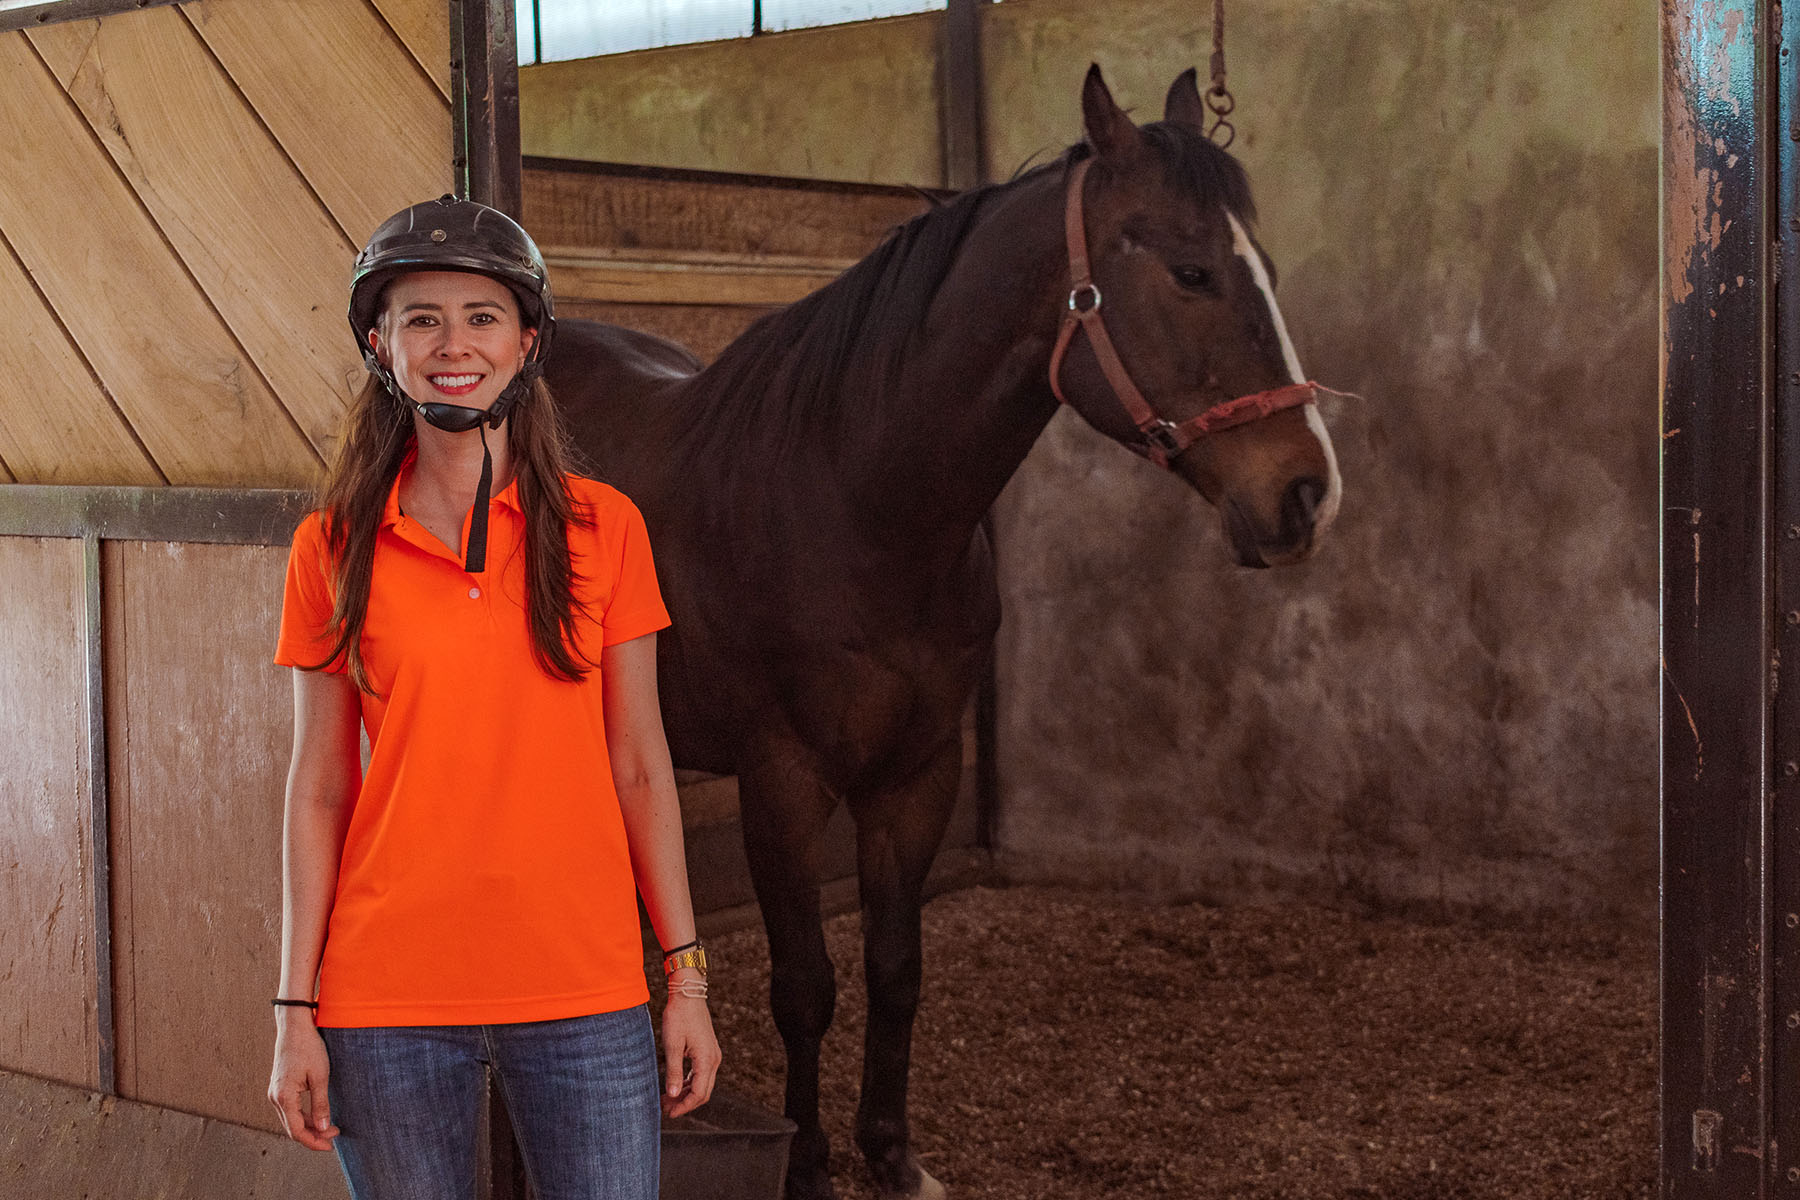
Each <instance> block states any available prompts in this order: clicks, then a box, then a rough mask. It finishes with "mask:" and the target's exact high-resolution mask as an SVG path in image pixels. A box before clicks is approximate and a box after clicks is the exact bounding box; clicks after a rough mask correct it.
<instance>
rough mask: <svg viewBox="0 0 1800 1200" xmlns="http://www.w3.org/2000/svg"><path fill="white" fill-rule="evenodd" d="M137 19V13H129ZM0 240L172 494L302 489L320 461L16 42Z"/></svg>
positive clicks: (20, 40) (11, 49)
mask: <svg viewBox="0 0 1800 1200" xmlns="http://www.w3.org/2000/svg"><path fill="white" fill-rule="evenodd" d="M137 15H140V16H141V15H142V14H137ZM0 161H6V162H14V163H29V164H31V169H29V170H9V171H0V231H4V233H5V235H6V238H7V240H8V241H9V242H10V244H11V245H12V247H13V250H14V251H15V252H16V253H17V254H18V256H19V259H20V261H21V262H23V263H24V265H25V268H26V270H27V271H29V272H30V274H31V277H32V279H33V280H34V281H35V283H36V285H37V287H38V289H39V290H41V291H42V293H43V294H44V296H45V298H46V299H47V300H48V301H49V303H50V305H51V306H52V307H53V308H54V309H55V311H56V314H57V317H58V318H59V319H60V321H61V323H62V325H63V326H64V327H65V328H66V329H67V330H68V331H69V334H70V336H71V337H72V338H73V339H74V341H75V342H76V344H77V345H78V346H79V347H80V348H81V352H82V354H83V355H84V356H85V357H86V358H87V360H88V362H89V363H90V364H91V365H92V367H93V369H94V373H95V374H96V375H97V376H98V377H99V378H100V380H101V382H102V384H103V385H104V386H105V387H106V389H107V390H108V391H109V392H110V393H111V395H112V396H113V397H114V398H115V399H116V401H117V402H118V405H119V408H120V411H121V412H123V413H124V415H125V417H126V418H127V419H128V420H129V421H130V422H131V425H132V427H133V428H134V429H135V430H136V432H137V434H138V436H139V438H140V439H141V440H142V441H143V443H144V446H145V448H146V449H147V450H148V451H149V453H150V455H151V457H152V458H153V459H154V461H155V462H156V464H157V465H158V467H159V468H160V469H161V471H162V473H163V475H164V476H165V477H166V478H168V479H169V481H170V482H172V483H177V484H214V485H232V484H243V483H262V484H268V483H275V482H279V483H290V484H298V483H304V482H306V481H307V480H309V479H310V478H311V477H312V475H313V473H314V471H315V470H316V468H317V466H318V458H317V456H316V455H315V454H314V453H313V451H312V449H311V447H310V446H309V445H308V444H307V442H306V440H305V439H304V438H303V437H302V436H301V435H300V432H299V431H298V430H297V429H296V428H295V427H294V425H293V422H292V421H291V419H290V418H289V417H288V415H287V413H286V412H285V411H284V410H283V409H282V408H281V406H280V405H279V404H278V403H277V402H276V400H275V397H274V395H273V394H272V393H271V392H270V391H269V388H268V386H267V384H266V383H265V382H264V381H263V379H262V377H261V375H260V374H259V373H258V372H257V371H256V369H255V367H254V366H253V365H252V364H251V363H250V362H248V361H247V360H246V358H245V356H244V354H243V352H242V350H241V348H240V347H239V345H238V344H237V342H236V340H235V339H234V338H233V337H232V336H231V333H230V331H229V330H228V329H226V328H225V326H224V325H223V323H222V322H221V321H220V319H219V317H218V314H217V313H215V312H214V311H213V310H212V308H211V307H210V306H209V305H208V304H207V303H206V301H205V299H204V298H203V297H202V296H201V295H200V294H199V293H198V291H197V290H196V289H195V287H194V284H193V280H192V279H191V278H190V277H189V275H188V273H187V271H186V270H185V269H184V268H183V266H182V264H181V262H180V261H179V259H177V257H176V256H175V255H174V253H173V252H171V251H170V249H169V247H168V244H167V243H166V242H165V241H164V239H163V236H162V234H161V232H160V231H159V230H158V228H157V227H156V225H155V223H154V222H153V221H151V219H150V218H149V217H148V216H147V215H146V214H145V211H144V209H143V207H142V206H141V205H140V204H139V202H138V200H137V197H136V196H134V195H133V194H132V192H131V190H130V188H129V187H127V186H126V184H125V182H124V181H123V179H122V178H121V177H120V175H119V173H118V171H117V169H116V168H115V167H114V166H113V164H112V162H111V161H110V160H109V158H108V157H107V155H106V153H105V151H103V150H102V149H101V148H100V146H99V145H98V144H97V143H96V141H95V139H94V137H93V135H92V133H91V131H90V130H89V129H88V127H87V125H86V123H85V122H84V121H83V119H82V118H81V116H80V114H78V113H77V112H76V111H75V108H74V106H73V104H72V103H71V102H70V101H69V98H68V97H67V95H65V94H64V92H63V91H62V89H61V88H60V87H59V86H58V85H57V83H56V80H55V79H54V78H53V77H52V76H51V74H50V73H49V71H48V69H47V68H46V67H45V66H44V64H43V63H42V62H41V61H40V60H39V58H38V56H37V55H36V54H35V53H34V52H33V51H32V49H31V47H30V45H29V44H28V43H27V41H26V39H25V37H24V35H23V34H17V33H15V34H8V35H6V36H4V37H0Z"/></svg>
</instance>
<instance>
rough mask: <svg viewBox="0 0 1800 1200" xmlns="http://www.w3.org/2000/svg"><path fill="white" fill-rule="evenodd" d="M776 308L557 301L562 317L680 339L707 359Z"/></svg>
mask: <svg viewBox="0 0 1800 1200" xmlns="http://www.w3.org/2000/svg"><path fill="white" fill-rule="evenodd" d="M773 311H774V309H772V308H729V307H713V306H705V305H681V304H604V303H597V302H593V301H585V300H580V299H573V300H570V301H568V302H567V303H565V302H564V301H563V300H562V298H561V297H558V299H557V301H556V315H557V316H558V317H584V318H586V319H588V320H590V321H610V322H612V323H613V324H614V325H623V326H625V327H626V328H628V329H641V330H643V331H644V332H646V333H654V334H656V335H657V336H659V337H666V338H668V339H669V340H671V341H674V342H679V343H681V344H682V345H683V346H686V347H687V348H688V349H689V350H692V351H693V352H694V353H695V354H697V355H699V356H700V358H701V360H702V361H704V362H711V361H712V360H713V359H714V358H717V357H718V355H719V351H721V350H723V349H724V348H725V347H726V346H728V345H730V344H731V341H732V339H733V338H735V337H737V336H738V335H739V334H741V333H743V332H744V330H746V329H748V328H749V327H750V324H751V322H753V321H755V320H756V318H758V317H760V316H762V315H763V314H764V313H766V312H773Z"/></svg>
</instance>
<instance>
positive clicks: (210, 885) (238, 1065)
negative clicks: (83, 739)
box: [108, 542, 293, 1129]
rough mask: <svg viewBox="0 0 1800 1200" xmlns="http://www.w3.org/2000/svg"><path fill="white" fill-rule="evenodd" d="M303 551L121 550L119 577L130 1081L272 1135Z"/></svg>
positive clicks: (166, 1100)
mask: <svg viewBox="0 0 1800 1200" xmlns="http://www.w3.org/2000/svg"><path fill="white" fill-rule="evenodd" d="M286 561H287V551H286V550H285V549H284V548H282V547H266V546H198V545H176V544H170V543H144V542H134V543H121V544H120V545H119V548H118V552H117V555H116V563H117V566H118V570H117V572H116V577H115V578H113V579H112V580H110V581H109V587H110V589H111V590H113V591H114V592H115V593H116V595H117V597H118V604H119V609H118V611H119V617H120V619H119V622H118V627H119V635H118V636H119V643H120V644H118V645H116V646H113V645H109V646H108V651H109V654H111V655H112V659H113V662H114V664H115V667H114V670H113V671H112V672H111V680H112V682H111V684H110V686H113V687H115V688H117V689H119V701H118V704H117V706H116V707H115V708H114V709H113V711H115V712H121V713H122V715H123V720H124V724H123V725H122V726H117V728H122V729H124V730H127V731H129V735H128V738H126V739H124V743H125V744H123V745H121V746H118V747H117V748H116V749H115V752H114V754H113V761H114V778H115V786H114V795H113V803H114V807H115V810H118V811H119V815H118V816H117V817H116V818H115V822H114V826H115V829H118V828H119V827H120V826H121V825H124V826H128V832H127V833H126V834H125V835H124V837H123V839H122V840H123V844H122V845H121V847H120V852H119V855H118V858H119V860H120V862H119V872H118V873H119V874H120V875H123V876H126V878H125V879H124V880H122V881H118V892H119V904H120V905H121V906H122V907H121V908H120V910H119V912H120V915H119V920H118V924H119V925H121V926H126V927H128V931H129V934H128V943H127V941H124V940H121V943H120V947H121V957H120V961H121V966H120V970H119V974H120V975H121V976H129V978H130V987H129V993H127V990H126V989H125V988H120V989H119V992H118V1001H117V1003H118V1022H117V1023H118V1025H119V1027H120V1039H119V1054H120V1060H121V1062H120V1066H121V1070H120V1073H119V1078H120V1086H121V1091H123V1092H125V1094H128V1095H130V1096H131V1097H132V1098H134V1099H138V1100H144V1101H148V1102H150V1103H154V1104H162V1105H166V1106H168V1107H171V1108H179V1109H183V1110H186V1111H188V1112H195V1113H200V1114H202V1115H205V1116H213V1117H219V1118H221V1119H223V1120H228V1121H235V1122H238V1123H240V1124H245V1125H252V1126H256V1127H259V1128H265V1129H268V1128H273V1127H274V1117H275V1113H274V1110H273V1109H271V1108H270V1107H269V1103H268V1101H267V1099H266V1098H265V1097H264V1090H265V1088H266V1087H267V1082H268V1056H269V1050H270V1045H271V1042H270V1037H271V1026H270V1025H269V1021H268V997H269V994H270V993H269V987H270V985H271V981H273V980H274V979H275V977H276V975H277V973H278V962H279V945H278V942H279V938H280V928H281V811H282V790H283V785H284V780H285V778H286V771H287V762H288V755H289V751H290V738H291V729H292V724H291V714H292V711H293V701H292V693H291V690H290V689H291V684H290V680H289V675H288V672H287V671H285V670H282V669H281V668H279V667H276V666H274V665H273V664H272V663H271V662H270V658H271V656H272V655H273V652H274V639H275V632H276V627H277V624H278V621H279V610H280V604H281V580H282V572H283V568H284V566H285V563H286ZM183 613H205V614H206V619H205V620H204V621H193V620H180V619H174V618H173V616H172V615H173V614H183ZM127 946H128V949H129V958H124V957H123V956H124V954H125V953H126V950H127ZM127 1028H129V1034H127V1033H126V1030H127Z"/></svg>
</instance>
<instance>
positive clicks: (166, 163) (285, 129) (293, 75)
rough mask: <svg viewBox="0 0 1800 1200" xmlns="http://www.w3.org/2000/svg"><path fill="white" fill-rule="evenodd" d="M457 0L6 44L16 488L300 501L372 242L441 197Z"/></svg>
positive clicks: (2, 440)
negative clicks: (293, 491) (215, 493)
mask: <svg viewBox="0 0 1800 1200" xmlns="http://www.w3.org/2000/svg"><path fill="white" fill-rule="evenodd" d="M449 87H450V67H449V14H448V6H447V0H282V2H281V3H279V4H266V3H258V2H257V0H200V2H199V3H193V4H182V5H174V6H170V7H160V8H151V9H145V10H143V11H140V12H131V13H125V14H121V15H117V16H109V17H105V18H101V19H98V20H85V21H69V22H63V23H52V24H48V25H45V26H43V27H41V28H36V29H32V30H29V31H26V32H18V33H8V34H4V35H0V160H4V161H6V162H8V163H24V164H29V169H24V170H7V171H4V172H0V309H4V311H5V312H6V313H7V314H8V317H9V319H10V320H11V321H12V322H13V327H14V329H15V330H16V331H17V334H16V336H13V337H9V338H6V339H4V342H3V344H0V472H3V475H0V477H3V478H5V479H6V480H8V481H16V482H20V483H89V484H91V483H113V484H143V485H155V484H162V483H168V484H191V485H217V486H225V485H230V486H254V487H269V486H305V485H308V484H310V483H312V482H313V480H314V478H315V475H316V472H317V471H318V469H319V467H320V464H321V463H322V462H323V460H324V458H325V456H326V455H327V454H328V453H329V450H330V439H331V436H332V431H333V429H334V427H335V425H336V422H337V418H338V416H339V414H340V413H341V411H342V409H343V407H344V405H345V403H346V402H347V401H348V399H349V397H350V394H351V389H352V387H353V386H354V384H355V382H356V379H357V376H358V375H359V374H360V368H359V365H358V360H357V355H356V353H355V349H354V347H353V345H352V344H351V342H350V340H349V337H348V336H347V334H348V331H347V328H346V326H345V324H344V320H343V311H344V294H345V282H346V279H347V276H348V270H349V262H350V259H351V256H352V255H353V253H354V252H355V249H356V247H357V246H359V245H361V243H362V242H363V240H364V239H366V238H367V236H368V235H369V233H370V232H371V231H372V230H373V229H374V227H375V226H376V224H378V223H379V222H380V221H381V219H382V218H384V217H386V216H387V215H388V214H389V213H391V212H394V211H395V210H397V209H399V208H401V207H403V206H404V205H406V204H409V203H413V202H415V201H418V200H420V199H425V198H429V197H432V196H436V195H441V194H442V193H444V192H446V191H448V190H449V188H450V182H451V172H450V153H449V148H450V141H451V121H450V107H449Z"/></svg>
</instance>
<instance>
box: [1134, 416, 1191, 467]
mask: <svg viewBox="0 0 1800 1200" xmlns="http://www.w3.org/2000/svg"><path fill="white" fill-rule="evenodd" d="M1142 429H1143V431H1144V440H1145V441H1147V442H1149V443H1150V444H1151V445H1152V446H1155V447H1156V448H1157V449H1158V450H1161V451H1162V452H1163V454H1164V455H1166V456H1167V457H1169V458H1174V457H1175V456H1176V455H1177V454H1180V453H1181V452H1182V451H1183V450H1185V449H1187V447H1186V446H1183V445H1182V444H1181V427H1180V426H1179V425H1177V424H1175V422H1173V421H1170V420H1166V419H1164V418H1162V417H1158V418H1156V420H1155V421H1153V422H1151V423H1150V424H1148V425H1145V426H1142Z"/></svg>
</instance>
